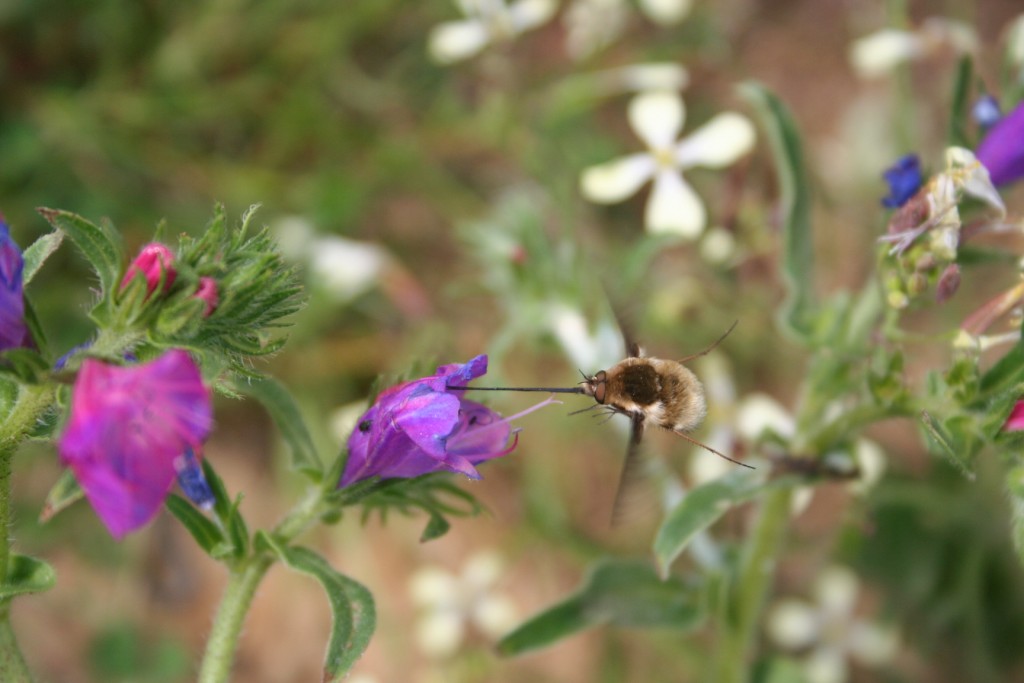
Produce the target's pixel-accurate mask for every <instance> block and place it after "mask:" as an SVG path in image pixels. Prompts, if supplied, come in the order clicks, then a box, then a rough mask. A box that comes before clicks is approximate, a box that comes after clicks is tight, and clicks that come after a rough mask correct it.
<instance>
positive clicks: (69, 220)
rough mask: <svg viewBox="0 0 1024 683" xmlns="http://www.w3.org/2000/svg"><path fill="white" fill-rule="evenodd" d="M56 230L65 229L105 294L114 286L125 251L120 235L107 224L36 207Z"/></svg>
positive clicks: (111, 290) (116, 282)
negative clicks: (90, 267) (93, 271)
mask: <svg viewBox="0 0 1024 683" xmlns="http://www.w3.org/2000/svg"><path fill="white" fill-rule="evenodd" d="M37 211H39V213H40V214H41V215H42V216H43V218H45V219H46V220H48V221H49V222H50V225H52V226H53V227H54V228H56V229H57V230H61V231H63V232H65V233H67V236H68V237H70V238H71V241H72V242H74V243H75V246H76V247H78V249H79V251H81V252H82V255H83V256H85V258H86V260H87V261H88V262H89V264H90V265H91V266H92V268H93V270H95V271H96V275H97V276H98V277H99V279H100V286H101V287H102V290H103V292H104V294H106V293H109V292H113V291H115V289H116V288H117V284H118V277H119V276H120V274H121V264H122V263H123V261H124V254H123V250H122V247H121V237H120V235H118V234H117V232H116V231H115V230H114V229H113V228H112V227H111V226H109V225H102V226H100V225H96V224H95V223H90V222H89V221H87V220H85V219H84V218H82V217H81V216H79V215H77V214H73V213H71V212H69V211H60V210H58V209H46V208H40V209H37Z"/></svg>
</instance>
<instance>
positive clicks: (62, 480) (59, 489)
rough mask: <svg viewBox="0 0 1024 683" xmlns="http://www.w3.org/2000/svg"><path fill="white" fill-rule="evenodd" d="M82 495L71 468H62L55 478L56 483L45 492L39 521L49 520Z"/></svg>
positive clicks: (83, 494) (82, 496) (82, 492)
mask: <svg viewBox="0 0 1024 683" xmlns="http://www.w3.org/2000/svg"><path fill="white" fill-rule="evenodd" d="M84 497H85V491H83V490H82V487H81V486H79V484H78V480H77V479H75V473H74V472H72V471H71V470H64V471H63V472H62V473H61V475H60V477H59V478H58V479H57V483H56V484H54V485H53V488H51V489H50V492H49V493H47V494H46V501H45V502H44V503H43V510H42V512H40V513H39V521H40V522H49V521H50V520H51V519H53V518H54V517H55V516H56V515H57V513H58V512H60V511H62V510H64V509H65V508H67V507H69V506H70V505H71V504H72V503H75V502H77V501H79V500H81V499H82V498H84Z"/></svg>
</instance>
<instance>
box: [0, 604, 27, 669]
mask: <svg viewBox="0 0 1024 683" xmlns="http://www.w3.org/2000/svg"><path fill="white" fill-rule="evenodd" d="M10 612H11V602H10V600H7V601H4V603H3V605H2V606H0V680H2V681H4V683H31V681H32V674H31V673H30V672H29V670H28V665H27V664H25V658H24V657H22V655H21V650H20V649H19V648H18V641H17V640H16V639H15V637H14V628H13V627H12V626H11V614H10Z"/></svg>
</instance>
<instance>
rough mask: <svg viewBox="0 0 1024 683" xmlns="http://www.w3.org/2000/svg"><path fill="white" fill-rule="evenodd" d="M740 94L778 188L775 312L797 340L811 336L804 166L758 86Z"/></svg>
mask: <svg viewBox="0 0 1024 683" xmlns="http://www.w3.org/2000/svg"><path fill="white" fill-rule="evenodd" d="M740 90H741V92H742V94H743V95H744V97H745V98H746V99H747V101H748V102H750V103H751V104H752V105H753V106H754V108H755V109H756V110H757V113H758V114H759V115H760V119H761V127H762V128H763V129H764V130H765V132H766V133H767V135H768V142H769V143H770V145H771V149H772V156H773V157H774V159H775V172H776V175H777V176H778V182H779V195H780V196H779V204H780V208H781V216H782V264H781V265H782V268H781V270H782V274H783V277H784V278H785V282H786V290H787V293H786V299H785V301H784V302H783V304H782V307H781V308H780V310H779V314H780V320H781V322H782V323H783V327H784V329H787V330H789V331H790V332H792V333H794V334H796V336H797V337H798V338H801V339H804V340H806V339H808V338H809V337H810V335H811V331H812V327H813V321H814V312H815V309H816V301H815V299H816V297H815V295H814V243H813V239H812V238H813V235H812V230H811V188H810V183H809V181H808V178H807V170H806V168H805V165H804V154H803V143H802V141H801V139H800V133H799V131H798V130H797V127H796V122H795V121H794V120H793V116H792V114H790V112H789V109H788V108H787V107H786V106H785V105H784V104H783V103H782V101H781V100H779V98H777V97H776V96H775V95H774V94H773V93H772V92H771V91H769V90H768V89H766V88H765V87H764V86H762V85H761V84H759V83H755V82H747V83H744V84H743V85H742V86H741V89H740Z"/></svg>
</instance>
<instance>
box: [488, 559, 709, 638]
mask: <svg viewBox="0 0 1024 683" xmlns="http://www.w3.org/2000/svg"><path fill="white" fill-rule="evenodd" d="M699 595H700V593H699V591H698V590H697V589H696V588H694V587H691V586H687V585H685V584H684V583H683V582H682V581H681V580H679V579H670V580H668V581H663V580H661V579H660V578H659V577H658V576H657V575H656V574H655V573H654V570H653V569H652V568H651V567H650V566H648V565H647V564H642V563H637V562H628V561H625V560H605V561H602V562H600V563H598V564H597V565H596V566H595V567H594V568H593V571H591V573H590V575H589V576H588V577H587V579H586V581H585V582H584V584H583V587H582V588H581V589H580V590H579V591H577V592H576V593H575V594H574V595H571V596H569V597H568V598H567V599H565V600H563V601H562V602H559V603H557V604H555V605H553V606H552V607H550V608H548V609H546V610H544V611H543V612H541V613H540V614H538V615H537V616H535V617H533V618H532V619H530V620H528V621H527V622H526V623H524V624H522V625H520V626H519V627H518V628H517V629H515V630H514V631H513V632H512V633H510V634H508V635H507V636H505V637H504V638H502V640H501V642H499V643H498V651H499V652H501V654H503V655H517V654H522V653H523V652H528V651H530V650H535V649H537V648H541V647H546V646H548V645H551V644H553V643H555V642H557V641H559V640H561V639H563V638H565V637H567V636H570V635H573V634H575V633H579V632H580V631H584V630H586V629H590V628H594V627H596V626H601V625H604V624H611V625H613V626H619V627H626V628H671V629H676V630H680V631H690V630H692V629H695V628H697V627H698V626H699V625H700V624H701V622H702V621H703V620H704V617H705V612H706V607H705V605H704V604H703V603H702V602H701V601H700V599H699Z"/></svg>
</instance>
